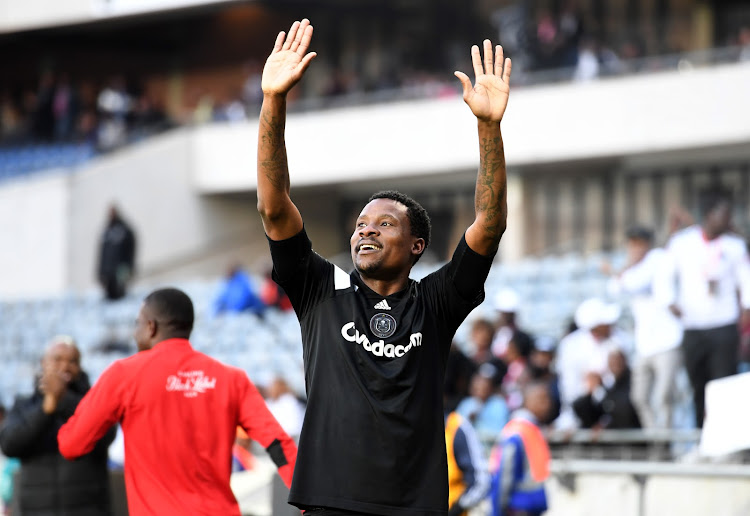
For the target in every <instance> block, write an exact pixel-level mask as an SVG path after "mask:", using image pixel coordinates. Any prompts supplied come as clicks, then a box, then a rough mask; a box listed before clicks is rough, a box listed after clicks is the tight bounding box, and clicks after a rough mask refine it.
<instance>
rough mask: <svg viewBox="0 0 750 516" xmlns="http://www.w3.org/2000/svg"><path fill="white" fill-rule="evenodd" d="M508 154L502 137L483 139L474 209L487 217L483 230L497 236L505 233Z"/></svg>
mask: <svg viewBox="0 0 750 516" xmlns="http://www.w3.org/2000/svg"><path fill="white" fill-rule="evenodd" d="M506 188H507V184H506V177H505V153H504V147H503V140H502V138H501V137H500V136H497V137H494V138H483V139H482V144H481V159H480V164H479V174H478V175H477V185H476V193H475V197H474V209H475V210H476V212H477V213H482V214H484V224H483V228H484V230H485V231H486V232H487V233H489V234H492V235H498V236H499V234H500V233H502V231H503V230H504V229H505V223H506V219H507V214H508V213H507V212H508V207H507V203H506V198H505V197H506Z"/></svg>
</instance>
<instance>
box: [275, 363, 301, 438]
mask: <svg viewBox="0 0 750 516" xmlns="http://www.w3.org/2000/svg"><path fill="white" fill-rule="evenodd" d="M266 405H267V406H268V410H270V411H271V414H273V417H275V418H276V421H278V422H279V424H280V425H281V428H283V429H284V431H285V432H286V433H288V434H289V435H290V436H291V437H293V438H296V437H299V433H300V431H301V430H302V421H303V420H304V419H305V406H304V404H303V403H302V402H301V401H300V400H299V398H297V396H295V395H294V393H293V392H292V390H291V389H290V388H289V384H287V383H286V381H285V380H284V379H283V378H279V377H276V378H274V379H273V381H272V382H271V385H270V386H269V388H268V396H267V397H266Z"/></svg>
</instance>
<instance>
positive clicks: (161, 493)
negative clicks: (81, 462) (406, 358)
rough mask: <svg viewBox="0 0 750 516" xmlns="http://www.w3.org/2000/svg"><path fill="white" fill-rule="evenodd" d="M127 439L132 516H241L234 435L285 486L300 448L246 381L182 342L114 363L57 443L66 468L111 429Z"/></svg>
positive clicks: (161, 345) (239, 373) (237, 371)
mask: <svg viewBox="0 0 750 516" xmlns="http://www.w3.org/2000/svg"><path fill="white" fill-rule="evenodd" d="M117 422H119V423H120V424H121V425H122V430H123V435H124V438H125V486H126V489H127V496H128V509H129V513H130V514H131V515H132V516H140V515H159V516H162V515H165V514H201V515H203V514H206V515H208V514H211V515H215V514H222V515H232V514H234V515H239V514H240V510H239V506H238V504H237V501H236V499H235V498H234V495H233V493H232V491H231V489H230V487H229V476H230V474H231V467H232V445H233V444H234V441H235V435H236V428H237V426H240V427H242V428H244V429H245V431H246V432H247V434H248V435H249V437H250V438H251V439H253V440H255V441H256V442H258V443H259V444H260V445H261V446H263V447H264V448H266V449H267V450H268V452H269V453H270V455H271V457H272V458H273V459H274V462H276V464H277V466H278V467H279V474H280V475H281V477H282V479H283V480H284V483H285V484H286V485H287V486H289V485H290V483H291V479H292V473H293V471H294V463H295V460H296V456H297V447H296V445H295V444H294V441H292V439H291V438H290V437H289V436H288V435H287V434H286V433H285V432H284V431H283V430H282V429H281V426H279V424H278V423H277V422H276V420H275V419H274V417H273V416H272V415H271V413H270V412H269V411H268V408H267V407H266V405H265V402H264V401H263V398H262V397H261V395H260V393H259V392H258V390H257V389H256V388H255V386H254V385H253V384H252V382H251V381H250V380H249V379H248V377H247V375H246V374H245V372H244V371H242V370H240V369H237V368H234V367H230V366H227V365H224V364H222V363H221V362H218V361H216V360H214V359H212V358H210V357H208V356H206V355H204V354H203V353H199V352H197V351H195V350H193V348H192V347H191V345H190V342H188V341H187V340H183V339H170V340H166V341H162V342H160V343H159V344H157V345H156V346H154V348H153V349H151V350H150V351H143V352H140V353H137V354H136V355H134V356H132V357H129V358H126V359H123V360H118V361H116V362H114V363H113V364H112V365H111V366H110V367H109V368H108V369H107V370H106V371H105V372H104V373H102V375H101V377H100V378H99V380H98V381H97V382H96V384H95V385H94V386H93V387H92V388H91V390H90V391H89V392H88V393H87V394H86V396H84V398H83V399H82V400H81V402H80V403H79V405H78V408H77V409H76V411H75V414H74V415H73V417H71V418H70V419H69V420H68V422H67V423H66V424H65V425H63V427H62V428H60V432H59V433H58V435H57V439H58V444H59V447H60V453H62V455H63V456H64V457H65V458H67V459H73V458H76V457H80V456H81V455H84V454H86V453H88V452H89V451H91V449H92V448H93V447H94V444H95V443H96V441H97V440H99V438H101V437H102V436H103V435H104V433H105V432H106V431H107V429H108V428H110V427H111V426H112V425H113V424H115V423H117Z"/></svg>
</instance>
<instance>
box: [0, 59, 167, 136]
mask: <svg viewBox="0 0 750 516" xmlns="http://www.w3.org/2000/svg"><path fill="white" fill-rule="evenodd" d="M163 102H164V99H157V98H154V97H153V96H152V95H151V94H149V92H147V91H144V90H143V88H142V87H140V86H137V85H134V84H128V83H126V81H125V79H124V78H123V77H122V76H115V77H112V78H111V79H109V80H108V81H107V83H106V84H103V85H101V86H97V85H96V84H95V83H94V82H93V81H89V80H87V79H86V78H80V79H79V78H76V79H74V78H72V77H71V76H70V75H69V74H68V73H66V72H65V71H60V72H51V71H47V72H44V73H42V74H41V76H40V78H39V83H38V86H37V87H36V89H22V90H13V89H11V88H10V86H9V85H7V86H6V89H4V90H3V91H0V144H3V145H4V146H10V145H13V146H24V145H33V144H46V145H50V144H70V143H84V144H88V145H91V146H93V147H94V148H96V149H97V150H100V151H107V150H112V149H114V148H117V147H119V146H121V145H124V144H125V143H128V142H132V141H136V140H139V139H141V138H145V137H147V136H149V135H151V134H155V133H158V132H160V131H163V130H165V129H167V128H169V127H171V126H172V125H173V123H172V122H171V121H170V119H169V117H168V116H167V114H166V112H165V111H164V108H163Z"/></svg>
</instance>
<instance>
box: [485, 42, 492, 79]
mask: <svg viewBox="0 0 750 516" xmlns="http://www.w3.org/2000/svg"><path fill="white" fill-rule="evenodd" d="M484 73H486V74H487V75H492V42H491V41H490V40H489V39H485V40H484Z"/></svg>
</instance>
